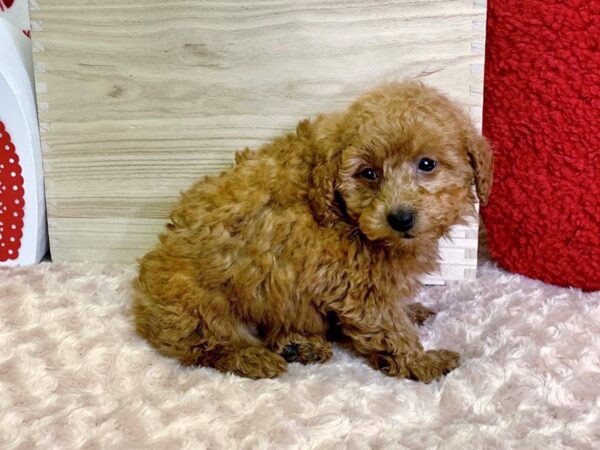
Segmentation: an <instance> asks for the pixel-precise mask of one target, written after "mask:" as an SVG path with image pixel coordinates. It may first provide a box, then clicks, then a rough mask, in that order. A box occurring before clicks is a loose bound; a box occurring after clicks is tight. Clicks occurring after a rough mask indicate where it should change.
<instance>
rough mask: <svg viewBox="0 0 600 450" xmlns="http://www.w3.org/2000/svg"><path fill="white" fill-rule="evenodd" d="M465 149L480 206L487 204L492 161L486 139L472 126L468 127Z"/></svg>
mask: <svg viewBox="0 0 600 450" xmlns="http://www.w3.org/2000/svg"><path fill="white" fill-rule="evenodd" d="M465 147H466V150H467V155H468V156H469V162H470V163H471V167H472V168H473V174H474V175H475V186H476V187H477V197H479V201H480V202H481V205H482V206H485V205H486V204H487V201H488V198H489V196H490V191H491V189H492V178H493V168H494V160H493V155H492V150H491V148H490V146H489V144H488V143H487V141H486V139H485V138H484V137H483V136H482V135H481V134H479V133H478V132H477V131H476V130H475V128H474V127H473V126H472V125H469V126H468V129H467V132H466V137H465Z"/></svg>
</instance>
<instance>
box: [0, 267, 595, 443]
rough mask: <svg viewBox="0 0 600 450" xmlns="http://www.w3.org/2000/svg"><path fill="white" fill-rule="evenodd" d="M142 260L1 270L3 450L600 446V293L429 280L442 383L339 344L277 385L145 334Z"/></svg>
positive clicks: (484, 272) (428, 336) (511, 278)
mask: <svg viewBox="0 0 600 450" xmlns="http://www.w3.org/2000/svg"><path fill="white" fill-rule="evenodd" d="M133 275H134V270H133V268H131V267H114V266H112V267H111V266H99V265H87V264H42V265H39V266H36V267H30V268H17V269H0V448H2V449H33V448H43V449H71V448H90V449H95V448H105V449H144V448H152V449H176V448H185V449H204V448H206V449H219V448H223V449H237V448H246V449H255V448H258V449H263V448H264V449H266V448H273V449H287V448H310V449H312V448H315V449H317V448H318V449H329V448H331V449H346V448H348V449H366V448H389V449H403V448H406V449H411V450H412V449H425V448H443V449H461V450H464V449H492V448H494V449H495V448H501V449H504V448H505V449H562V448H576V449H587V448H590V449H591V448H600V447H599V446H600V444H599V443H600V358H599V353H600V293H590V294H582V293H581V292H579V291H577V290H569V289H560V288H556V287H552V286H548V285H544V284H542V283H539V282H536V281H532V280H528V279H526V278H523V277H520V276H516V275H510V274H506V273H504V272H502V271H500V270H498V269H497V268H495V267H494V266H493V265H492V264H491V263H484V265H483V266H482V267H481V268H480V278H479V279H478V280H476V281H470V282H464V283H459V284H454V285H452V286H450V287H435V288H428V289H427V290H426V291H425V292H424V293H423V295H422V297H421V299H420V300H421V301H422V302H423V303H425V304H427V305H430V306H433V307H434V308H435V309H437V310H439V311H440V312H439V314H438V316H437V317H436V318H434V319H433V320H431V321H429V322H427V323H426V324H425V325H424V326H423V327H422V328H421V334H422V337H423V341H424V343H425V345H426V347H440V346H443V347H446V348H450V349H454V350H457V351H459V352H460V353H461V355H462V360H463V362H462V366H461V367H460V368H459V369H457V370H456V371H454V372H453V373H451V374H450V375H449V376H447V377H446V378H444V379H443V380H441V381H439V382H435V383H433V384H430V385H424V384H419V383H416V382H413V381H407V380H400V379H392V378H387V377H385V376H383V375H381V374H379V373H377V372H375V371H373V370H372V369H371V368H369V367H368V366H367V364H366V363H365V362H363V361H362V360H360V359H357V358H356V357H354V356H353V355H351V354H350V353H348V352H346V351H345V350H343V349H341V348H339V347H338V348H336V352H335V356H334V358H333V360H332V361H330V362H328V363H326V364H324V365H316V366H309V367H305V366H300V365H297V364H292V365H291V366H290V369H289V372H288V373H287V374H286V375H285V376H283V377H281V378H279V379H274V380H266V381H252V380H247V379H241V378H237V377H235V376H232V375H223V374H221V373H218V372H216V371H214V370H211V369H205V368H199V369H184V368H182V367H180V366H178V364H177V363H175V362H174V361H171V360H169V359H166V358H163V357H161V356H159V355H158V354H156V353H155V352H154V351H153V350H152V349H151V348H150V347H149V346H148V345H146V343H145V342H144V341H142V340H141V339H140V338H138V337H137V336H136V335H135V334H134V333H133V329H132V326H131V318H130V316H129V301H130V287H129V281H130V279H131V278H132V276H133Z"/></svg>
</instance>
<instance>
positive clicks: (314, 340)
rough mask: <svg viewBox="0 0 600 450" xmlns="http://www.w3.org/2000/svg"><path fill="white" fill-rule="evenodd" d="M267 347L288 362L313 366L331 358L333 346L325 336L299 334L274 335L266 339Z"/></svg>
mask: <svg viewBox="0 0 600 450" xmlns="http://www.w3.org/2000/svg"><path fill="white" fill-rule="evenodd" d="M266 343H267V346H268V347H269V348H270V349H272V350H273V351H274V352H275V353H277V354H279V355H281V356H283V358H284V359H285V360H286V361H287V362H299V363H301V364H313V363H321V362H325V361H327V360H328V359H329V358H331V355H332V349H331V344H330V343H329V342H327V341H326V340H325V337H324V336H319V335H303V334H299V333H272V334H270V335H269V336H267V338H266Z"/></svg>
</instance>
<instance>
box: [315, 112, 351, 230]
mask: <svg viewBox="0 0 600 450" xmlns="http://www.w3.org/2000/svg"><path fill="white" fill-rule="evenodd" d="M342 120H343V115H342V114H330V115H327V116H325V115H322V116H319V117H318V118H317V119H316V121H315V123H314V144H313V148H312V152H311V153H312V154H311V165H312V168H311V172H310V175H309V179H308V202H309V204H310V207H311V209H312V212H313V215H314V217H315V219H316V220H317V222H319V223H320V224H321V225H325V226H331V225H333V224H334V223H336V222H337V221H339V219H340V217H341V216H342V215H343V212H342V206H341V205H340V204H339V202H338V199H337V196H336V189H337V184H338V182H339V171H340V160H341V152H342V135H343V132H344V130H343V126H342Z"/></svg>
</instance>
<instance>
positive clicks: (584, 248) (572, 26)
mask: <svg viewBox="0 0 600 450" xmlns="http://www.w3.org/2000/svg"><path fill="white" fill-rule="evenodd" d="M486 46H487V48H486V66H485V93H484V94H485V100H484V118H483V131H484V134H485V135H486V136H487V137H488V138H489V140H490V141H491V143H492V146H493V149H494V157H495V172H494V185H493V188H492V195H491V198H490V201H489V204H488V206H487V207H486V208H484V209H483V211H482V212H483V218H484V221H485V225H486V228H487V230H488V238H489V250H490V254H491V255H492V256H493V257H494V258H495V259H496V260H497V261H498V262H499V263H500V265H502V266H504V267H505V268H507V269H509V270H511V271H514V272H518V273H522V274H524V275H527V276H530V277H533V278H538V279H541V280H543V281H546V282H548V283H553V284H557V285H561V286H575V287H579V288H582V289H585V290H598V289H600V0H568V1H565V0H489V1H488V23H487V44H486Z"/></svg>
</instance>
